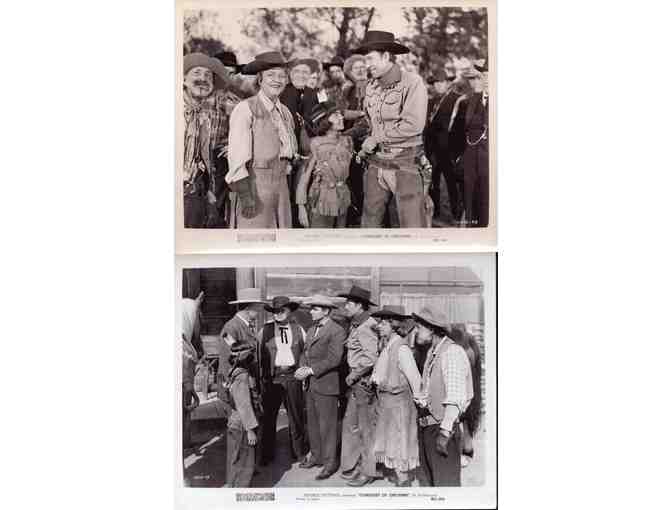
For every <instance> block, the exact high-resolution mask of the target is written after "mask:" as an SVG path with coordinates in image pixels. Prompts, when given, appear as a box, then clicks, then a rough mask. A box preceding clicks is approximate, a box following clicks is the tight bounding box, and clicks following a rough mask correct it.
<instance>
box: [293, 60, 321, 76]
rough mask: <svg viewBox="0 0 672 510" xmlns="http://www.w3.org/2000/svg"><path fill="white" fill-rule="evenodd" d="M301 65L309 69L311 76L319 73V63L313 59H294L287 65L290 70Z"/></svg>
mask: <svg viewBox="0 0 672 510" xmlns="http://www.w3.org/2000/svg"><path fill="white" fill-rule="evenodd" d="M301 64H305V65H307V66H308V67H309V68H310V72H311V74H312V73H319V72H320V63H319V62H318V61H317V59H314V58H295V59H294V60H290V61H289V64H288V65H289V68H290V69H292V68H293V67H296V66H298V65H301Z"/></svg>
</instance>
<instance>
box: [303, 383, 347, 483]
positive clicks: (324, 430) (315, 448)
mask: <svg viewBox="0 0 672 510" xmlns="http://www.w3.org/2000/svg"><path fill="white" fill-rule="evenodd" d="M306 406H307V408H308V437H309V438H310V451H311V453H312V455H313V458H314V459H315V460H316V462H317V463H318V464H324V467H325V469H328V470H330V471H336V470H337V469H338V466H339V458H338V456H337V452H338V395H320V394H319V393H316V392H314V391H312V390H310V389H309V390H308V391H307V392H306Z"/></svg>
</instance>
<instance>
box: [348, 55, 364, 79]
mask: <svg viewBox="0 0 672 510" xmlns="http://www.w3.org/2000/svg"><path fill="white" fill-rule="evenodd" d="M350 73H351V74H352V77H353V78H354V79H355V81H363V80H366V62H364V61H363V60H356V61H355V63H354V64H352V69H351V70H350Z"/></svg>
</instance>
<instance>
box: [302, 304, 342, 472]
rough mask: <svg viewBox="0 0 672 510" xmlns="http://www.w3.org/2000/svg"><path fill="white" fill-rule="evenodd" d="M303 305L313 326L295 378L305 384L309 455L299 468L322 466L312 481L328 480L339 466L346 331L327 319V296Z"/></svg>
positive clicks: (328, 306) (309, 330) (329, 310)
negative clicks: (339, 414) (342, 370)
mask: <svg viewBox="0 0 672 510" xmlns="http://www.w3.org/2000/svg"><path fill="white" fill-rule="evenodd" d="M304 304H305V305H307V306H309V307H310V316H311V318H312V319H313V326H311V327H310V329H308V333H307V335H306V347H305V350H304V352H303V356H302V358H301V367H299V368H298V369H297V371H296V372H295V374H294V377H296V378H297V379H298V380H300V381H303V380H307V385H308V389H307V391H306V407H307V410H308V436H309V438H310V455H309V456H306V458H305V459H304V460H303V461H302V462H301V464H299V467H302V468H306V469H307V468H312V467H315V466H322V470H321V471H320V472H319V473H318V474H317V476H316V477H315V478H316V479H317V480H324V479H327V478H329V477H331V476H332V475H333V474H334V473H335V472H336V471H337V470H338V466H339V459H338V455H337V451H338V396H339V394H340V392H341V391H340V381H339V367H340V364H341V359H342V358H343V342H344V341H345V337H346V334H345V330H344V329H343V328H341V327H340V326H339V325H338V324H337V323H336V322H334V321H333V320H332V319H331V318H330V314H331V311H332V310H333V309H334V308H336V304H335V303H334V302H333V301H332V300H331V299H330V298H328V297H326V296H320V295H316V296H312V297H311V298H310V299H308V300H307V301H306V302H305V303H304Z"/></svg>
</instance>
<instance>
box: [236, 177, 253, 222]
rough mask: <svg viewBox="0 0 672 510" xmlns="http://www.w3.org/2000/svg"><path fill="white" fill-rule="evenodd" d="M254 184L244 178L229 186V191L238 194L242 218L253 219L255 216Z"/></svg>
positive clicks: (247, 178)
mask: <svg viewBox="0 0 672 510" xmlns="http://www.w3.org/2000/svg"><path fill="white" fill-rule="evenodd" d="M254 186H255V185H254V183H253V182H252V179H250V178H249V177H245V178H244V179H241V180H239V181H236V182H234V183H233V184H231V190H232V191H235V192H236V193H238V198H239V200H240V206H241V213H242V215H243V218H248V219H249V218H254V217H255V216H256V215H257V203H256V202H257V201H256V193H255V189H254Z"/></svg>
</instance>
